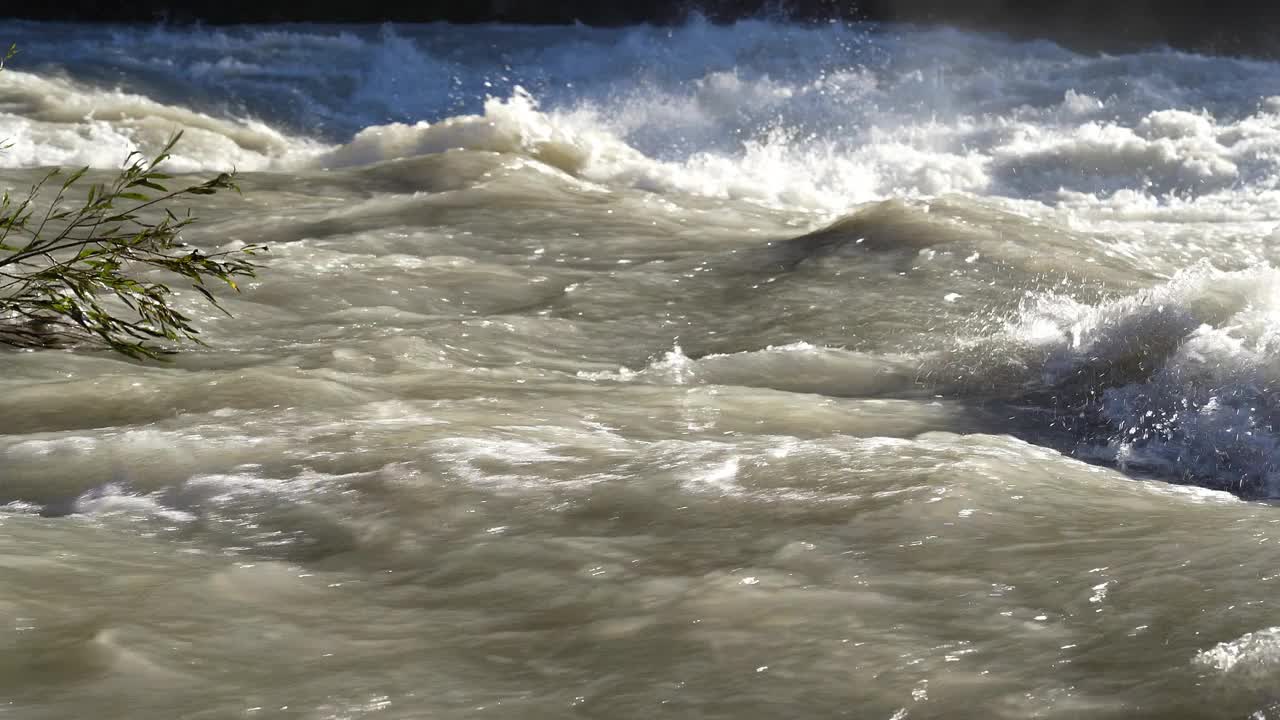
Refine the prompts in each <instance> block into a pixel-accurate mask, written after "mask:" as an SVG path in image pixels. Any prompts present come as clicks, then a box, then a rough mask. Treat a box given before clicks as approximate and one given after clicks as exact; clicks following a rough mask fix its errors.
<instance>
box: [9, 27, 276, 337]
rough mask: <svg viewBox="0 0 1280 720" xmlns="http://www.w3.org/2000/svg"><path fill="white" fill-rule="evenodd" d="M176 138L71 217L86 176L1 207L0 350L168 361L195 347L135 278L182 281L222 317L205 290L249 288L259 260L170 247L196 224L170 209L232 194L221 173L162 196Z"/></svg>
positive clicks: (129, 164) (161, 286)
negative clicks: (68, 347) (82, 351)
mask: <svg viewBox="0 0 1280 720" xmlns="http://www.w3.org/2000/svg"><path fill="white" fill-rule="evenodd" d="M11 54H12V51H11ZM0 67H2V65H0ZM181 137H182V133H178V134H177V135H175V136H174V137H173V138H172V139H171V140H170V141H169V142H168V143H167V144H166V145H165V146H164V148H163V149H162V150H161V151H160V152H159V153H158V154H157V155H156V156H155V157H154V158H152V159H150V160H148V159H146V158H144V157H143V156H142V155H140V154H139V153H136V152H135V153H132V154H130V155H129V157H128V158H127V159H126V160H125V163H124V167H123V169H122V170H121V171H120V172H119V174H118V175H117V176H116V177H115V179H114V180H112V181H110V182H107V183H96V184H91V185H89V188H88V194H87V197H86V199H85V200H84V201H83V202H82V203H79V204H77V205H75V206H74V207H72V208H67V207H66V203H67V201H68V198H69V197H70V195H71V194H72V192H73V190H75V189H76V188H77V186H79V185H80V183H81V181H82V180H83V179H84V176H85V174H86V172H87V171H88V169H87V168H85V169H81V170H78V171H76V172H73V173H71V174H70V175H69V176H67V177H65V179H62V177H63V173H62V171H60V170H54V171H51V172H50V173H49V174H48V175H46V176H45V177H44V179H42V180H41V181H40V182H38V183H37V184H36V185H35V186H34V187H32V188H31V190H30V191H29V192H28V193H27V194H26V195H25V197H22V198H20V199H18V198H13V197H11V196H10V195H9V194H8V193H6V194H4V196H3V197H2V198H0V344H7V345H11V346H16V347H27V348H29V347H48V346H52V345H58V344H65V343H68V342H70V343H92V344H98V345H101V346H105V347H107V348H109V349H111V350H114V351H116V352H119V353H122V354H124V355H127V356H129V357H132V358H135V359H154V358H157V357H160V356H161V355H164V354H167V353H170V352H172V350H171V349H170V348H169V344H171V343H177V342H182V341H193V342H196V343H200V339H199V338H198V337H197V335H198V330H196V328H195V327H194V326H193V325H192V320H191V318H190V317H188V316H187V315H185V314H183V313H182V312H181V311H179V310H178V309H177V308H175V307H174V306H173V304H172V299H173V298H172V296H173V290H172V289H171V288H170V287H169V286H168V285H167V284H165V283H163V282H158V281H152V280H147V279H143V278H142V277H141V275H140V273H144V272H146V271H148V270H161V271H165V272H167V273H169V274H172V275H176V276H178V277H180V278H183V279H185V280H187V281H189V282H190V283H191V287H193V288H194V289H195V290H196V291H197V292H199V293H200V294H201V295H202V296H203V297H204V299H205V300H207V301H208V302H209V303H210V304H212V305H213V306H214V307H215V308H217V309H219V310H221V311H222V312H224V313H226V310H225V308H223V307H222V305H221V304H220V303H219V302H218V299H217V298H216V297H215V296H214V295H213V293H212V292H211V291H210V285H213V286H215V287H216V286H219V285H224V284H225V285H226V286H228V287H230V288H231V289H232V290H234V291H239V286H238V284H237V283H236V279H237V278H245V277H254V274H255V266H254V264H253V261H252V258H253V256H254V255H256V254H257V253H259V252H262V251H264V250H265V249H266V248H265V247H263V246H261V245H250V246H246V247H242V248H238V249H235V250H228V251H222V252H213V253H206V252H204V251H202V250H200V249H198V248H193V247H191V246H188V245H186V244H185V243H183V242H182V241H181V233H182V231H183V229H185V228H186V227H187V226H188V225H190V224H191V223H193V222H195V218H194V217H192V216H191V214H190V212H188V213H187V214H186V215H184V216H182V217H179V216H177V215H175V214H174V213H173V211H172V210H170V209H169V207H168V206H169V205H170V204H172V203H173V202H174V201H177V200H180V199H183V198H187V197H190V196H198V195H213V194H215V193H217V192H219V191H222V190H236V191H237V192H238V191H239V187H238V186H237V185H236V184H235V179H234V177H233V175H231V174H228V173H222V174H220V175H218V176H217V177H215V178H213V179H211V180H207V181H205V182H202V183H199V184H196V185H190V186H186V187H181V188H179V189H176V190H170V189H168V187H167V186H166V184H165V183H166V182H167V181H170V180H172V179H173V178H172V177H171V176H170V175H167V174H165V173H163V172H161V171H160V170H159V168H160V167H161V165H162V164H163V163H164V162H165V161H166V160H168V159H169V157H170V151H172V150H173V147H174V145H176V144H177V142H178V140H179V139H180V138H181ZM59 179H62V181H61V183H57V181H58V180H59ZM51 187H56V188H57V189H56V191H55V192H54V196H53V199H52V201H51V202H49V203H48V204H44V203H38V202H37V199H38V198H39V197H40V196H41V194H42V193H44V192H45V191H46V190H47V189H49V188H51ZM228 314H229V313H228ZM157 343H162V344H157Z"/></svg>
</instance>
